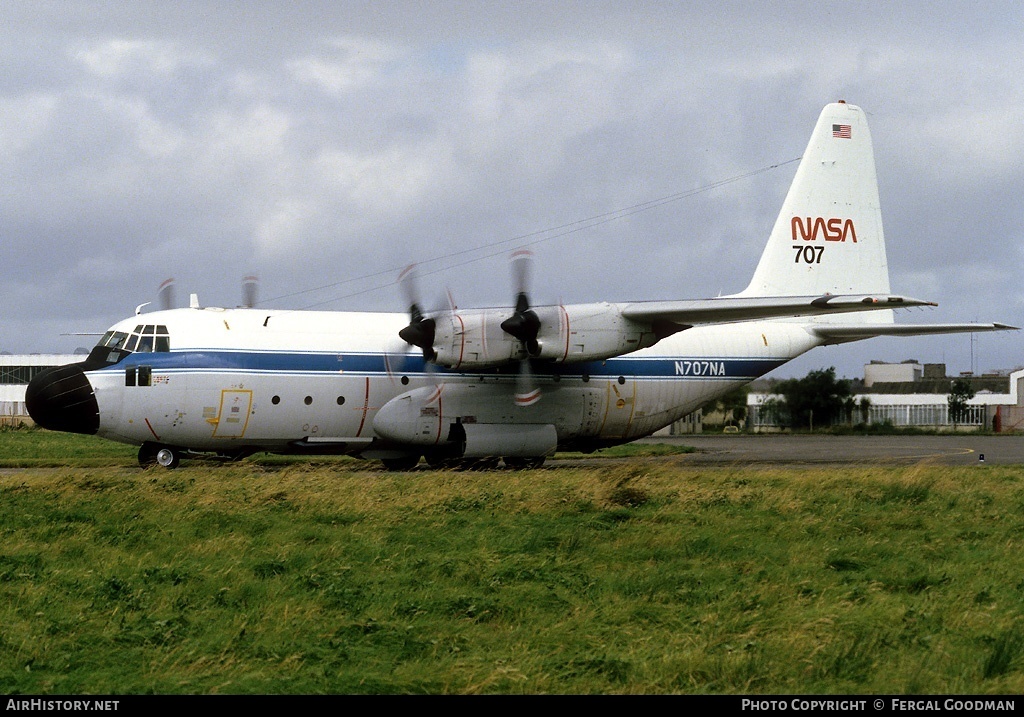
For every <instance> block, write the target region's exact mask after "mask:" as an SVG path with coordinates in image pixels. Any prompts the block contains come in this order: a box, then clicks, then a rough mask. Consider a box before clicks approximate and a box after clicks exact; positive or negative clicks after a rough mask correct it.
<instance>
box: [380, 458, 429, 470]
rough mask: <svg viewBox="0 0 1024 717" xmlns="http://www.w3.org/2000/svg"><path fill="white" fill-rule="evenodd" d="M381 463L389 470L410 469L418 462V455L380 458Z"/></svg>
mask: <svg viewBox="0 0 1024 717" xmlns="http://www.w3.org/2000/svg"><path fill="white" fill-rule="evenodd" d="M380 462H381V463H383V464H384V467H385V468H386V469H387V470H389V471H411V470H412V469H413V468H415V467H416V465H417V464H418V463H419V462H420V457H419V456H402V457H401V458H382V459H381V461H380Z"/></svg>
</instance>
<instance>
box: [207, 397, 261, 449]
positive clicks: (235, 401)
mask: <svg viewBox="0 0 1024 717" xmlns="http://www.w3.org/2000/svg"><path fill="white" fill-rule="evenodd" d="M251 408H252V391H249V390H244V391H243V390H241V389H224V390H222V391H221V392H220V412H219V413H218V414H217V418H216V421H210V422H211V423H214V428H213V437H214V438H241V437H243V436H244V435H245V428H246V426H247V425H248V423H249V411H250V409H251ZM208 420H209V419H208Z"/></svg>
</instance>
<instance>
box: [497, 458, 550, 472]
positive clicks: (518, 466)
mask: <svg viewBox="0 0 1024 717" xmlns="http://www.w3.org/2000/svg"><path fill="white" fill-rule="evenodd" d="M504 460H505V467H506V468H511V469H512V470H514V471H522V470H533V469H535V468H540V467H541V466H542V465H544V456H535V457H534V458H505V459H504Z"/></svg>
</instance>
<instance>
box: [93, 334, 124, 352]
mask: <svg viewBox="0 0 1024 717" xmlns="http://www.w3.org/2000/svg"><path fill="white" fill-rule="evenodd" d="M127 340H128V334H126V333H125V332H123V331H108V332H107V333H105V334H103V338H102V339H100V343H99V345H100V346H103V347H104V348H108V349H120V348H124V342H125V341H127Z"/></svg>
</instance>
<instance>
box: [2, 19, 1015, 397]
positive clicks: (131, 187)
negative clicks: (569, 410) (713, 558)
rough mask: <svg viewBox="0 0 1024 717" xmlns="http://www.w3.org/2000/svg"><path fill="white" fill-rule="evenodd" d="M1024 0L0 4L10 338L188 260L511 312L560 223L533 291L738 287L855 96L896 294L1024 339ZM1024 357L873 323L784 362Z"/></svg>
mask: <svg viewBox="0 0 1024 717" xmlns="http://www.w3.org/2000/svg"><path fill="white" fill-rule="evenodd" d="M1021 7H1024V6H1021V5H1020V3H1018V2H1007V3H1000V2H986V3H960V2H950V3H943V2H900V3H892V2H879V3H851V2H848V1H847V2H822V1H821V0H818V1H816V2H774V3H762V2H748V3H730V2H718V3H706V4H704V3H701V4H698V3H679V2H640V1H632V2H568V1H566V0H558V1H557V2H555V1H552V2H523V1H519V2H514V3H499V2H452V1H448V2H354V1H353V2H345V1H342V0H338V1H333V2H251V1H250V2H244V3H243V2H226V1H225V2H167V1H166V0H165V1H162V2H145V1H139V0H136V1H134V2H130V3H129V2H121V1H118V2H112V3H102V2H81V3H79V2H70V1H60V2H41V1H40V0H33V1H32V2H12V1H11V0H4V1H3V2H0V66H2V70H3V71H2V72H0V248H2V253H0V257H2V260H0V300H2V304H0V350H4V351H10V352H14V353H28V352H70V351H72V350H73V349H75V348H76V347H77V346H89V345H91V344H92V343H93V342H94V341H95V338H92V337H83V336H67V335H64V334H67V333H71V332H90V331H91V332H102V331H103V330H105V329H106V328H107V327H108V326H109V325H110V324H112V323H114V322H115V321H118V320H119V319H121V318H124V317H126V316H129V315H130V314H131V313H132V312H133V310H134V308H135V306H136V305H137V304H140V303H143V302H145V301H155V299H156V291H157V287H158V286H159V284H160V283H161V282H162V281H163V280H164V279H166V278H168V277H174V278H175V280H176V287H177V288H176V291H177V297H178V301H179V302H180V303H184V302H187V296H188V293H189V292H197V293H198V294H199V297H200V300H201V301H202V303H203V304H204V305H226V306H234V305H236V304H238V303H239V302H240V301H241V279H242V277H243V276H244V275H246V274H249V273H256V274H258V275H259V277H260V281H261V284H260V297H261V301H262V303H261V305H263V306H267V307H275V308H306V307H311V308H317V309H344V310H359V309H372V310H395V311H400V310H403V309H404V307H403V305H402V304H403V301H402V298H401V295H400V292H399V291H398V289H397V287H396V286H395V283H394V280H395V278H396V277H397V274H398V272H399V271H400V269H401V268H402V267H403V266H405V265H406V264H409V263H411V262H419V263H420V264H421V273H422V274H423V277H422V281H421V284H422V287H421V288H422V290H423V293H424V294H425V295H428V296H430V295H436V296H437V297H440V296H441V295H442V294H443V292H444V290H445V289H450V290H451V292H452V294H453V295H454V297H455V299H456V300H457V302H458V304H459V305H460V306H473V305H486V306H493V305H511V303H512V301H513V297H512V289H511V281H510V278H509V268H508V261H507V256H508V253H509V252H510V251H512V250H513V249H515V248H516V247H518V246H521V245H524V244H527V243H530V242H538V240H542V241H539V242H538V243H535V244H534V245H533V249H534V250H535V252H536V257H537V262H536V269H535V272H534V290H533V294H534V297H533V298H534V302H535V303H545V302H557V301H564V302H567V303H575V302H585V301H597V300H609V301H625V300H637V299H676V298H679V299H683V298H704V297H709V296H716V295H719V294H723V293H734V292H736V291H740V290H742V289H743V288H744V287H745V286H746V284H747V282H748V280H749V278H750V275H751V273H752V271H753V269H754V266H755V264H756V263H757V260H758V258H759V256H760V254H761V250H762V248H763V245H764V242H765V240H766V239H767V236H768V233H769V231H770V229H771V227H772V224H773V222H774V220H775V216H776V215H777V213H778V211H779V208H780V206H781V203H782V200H783V198H784V196H785V193H786V190H787V188H788V186H789V183H790V181H791V180H792V177H793V173H794V172H795V170H796V164H795V163H793V162H791V160H793V159H795V158H797V157H799V156H800V155H801V153H802V152H803V150H804V148H805V146H806V144H807V140H808V138H809V136H810V132H811V129H812V128H813V126H814V123H815V121H816V119H817V116H818V113H819V112H820V110H821V108H822V107H823V106H824V105H825V104H827V103H829V102H832V101H835V100H838V99H845V100H847V101H848V102H851V103H853V104H857V105H859V106H861V107H863V108H864V109H865V111H866V112H867V113H868V119H869V123H870V127H871V132H872V138H873V140H874V146H875V154H876V161H877V165H878V176H879V183H880V188H881V198H882V212H883V218H884V221H885V232H886V238H887V244H888V254H889V264H890V273H891V279H892V289H893V291H894V292H899V293H904V294H906V295H909V296H913V297H917V298H923V299H930V300H934V301H937V302H938V303H939V308H938V309H930V310H927V311H925V310H917V311H914V312H904V313H902V314H899V315H898V316H897V320H898V321H899V320H903V321H913V322H927V321H973V320H981V321H1001V322H1005V323H1010V324H1015V325H1021V324H1022V323H1024V316H1022V314H1024V311H1022V309H1024V286H1022V284H1024V282H1022V276H1021V275H1022V272H1021V266H1022V259H1024V242H1022V230H1021V227H1022V225H1024V221H1022V219H1024V217H1022V214H1024V200H1022V197H1024V72H1021V67H1022V65H1024V41H1022V38H1024V10H1022V9H1021ZM775 165H781V166H778V167H775V168H772V167H774V166H775ZM762 170H763V171H762ZM677 195H678V196H679V198H677V199H676V200H674V201H669V202H666V203H660V202H657V201H656V200H660V199H662V198H668V197H673V196H677ZM646 202H654V204H656V205H657V206H654V207H653V208H649V209H646V210H645V211H639V212H635V211H627V212H621V213H620V214H611V215H610V214H609V213H612V212H617V211H620V210H627V209H629V208H631V207H637V208H642V207H640V206H639V205H643V204H644V203H646ZM609 219H610V221H609ZM584 220H587V221H584ZM576 222H581V223H579V224H576ZM558 227H562V229H556V228H558ZM570 230H572V231H570ZM438 300H439V299H438ZM1022 348H1024V332H1014V333H1009V334H987V335H978V336H977V337H976V339H975V340H974V341H973V343H972V340H971V339H970V337H969V336H967V335H964V336H953V337H938V338H920V339H902V340H895V339H874V340H871V341H867V342H862V343H859V344H851V345H846V346H839V347H829V348H824V349H817V350H815V351H812V352H811V353H810V354H808V355H807V356H805V357H803V358H801V359H799V360H798V361H796V362H794V363H792V364H789V365H788V366H787V367H784V368H782V369H780V370H779V371H777V372H776V373H775V374H774V375H776V376H790V375H802V374H803V373H805V372H806V371H807V370H809V369H812V368H820V367H827V366H836V367H837V369H838V370H839V373H840V374H841V375H846V376H850V377H854V376H859V375H861V372H862V369H861V366H862V364H863V363H865V362H867V361H868V360H871V359H881V360H890V361H899V360H903V359H907V358H916V359H919V360H921V361H925V362H945V363H947V365H948V367H949V370H950V372H953V373H955V372H958V371H966V370H970V369H972V368H974V369H976V370H978V371H988V370H991V369H1008V368H1013V367H1016V366H1020V365H1022V364H1024V351H1022ZM972 357H973V365H972Z"/></svg>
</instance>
